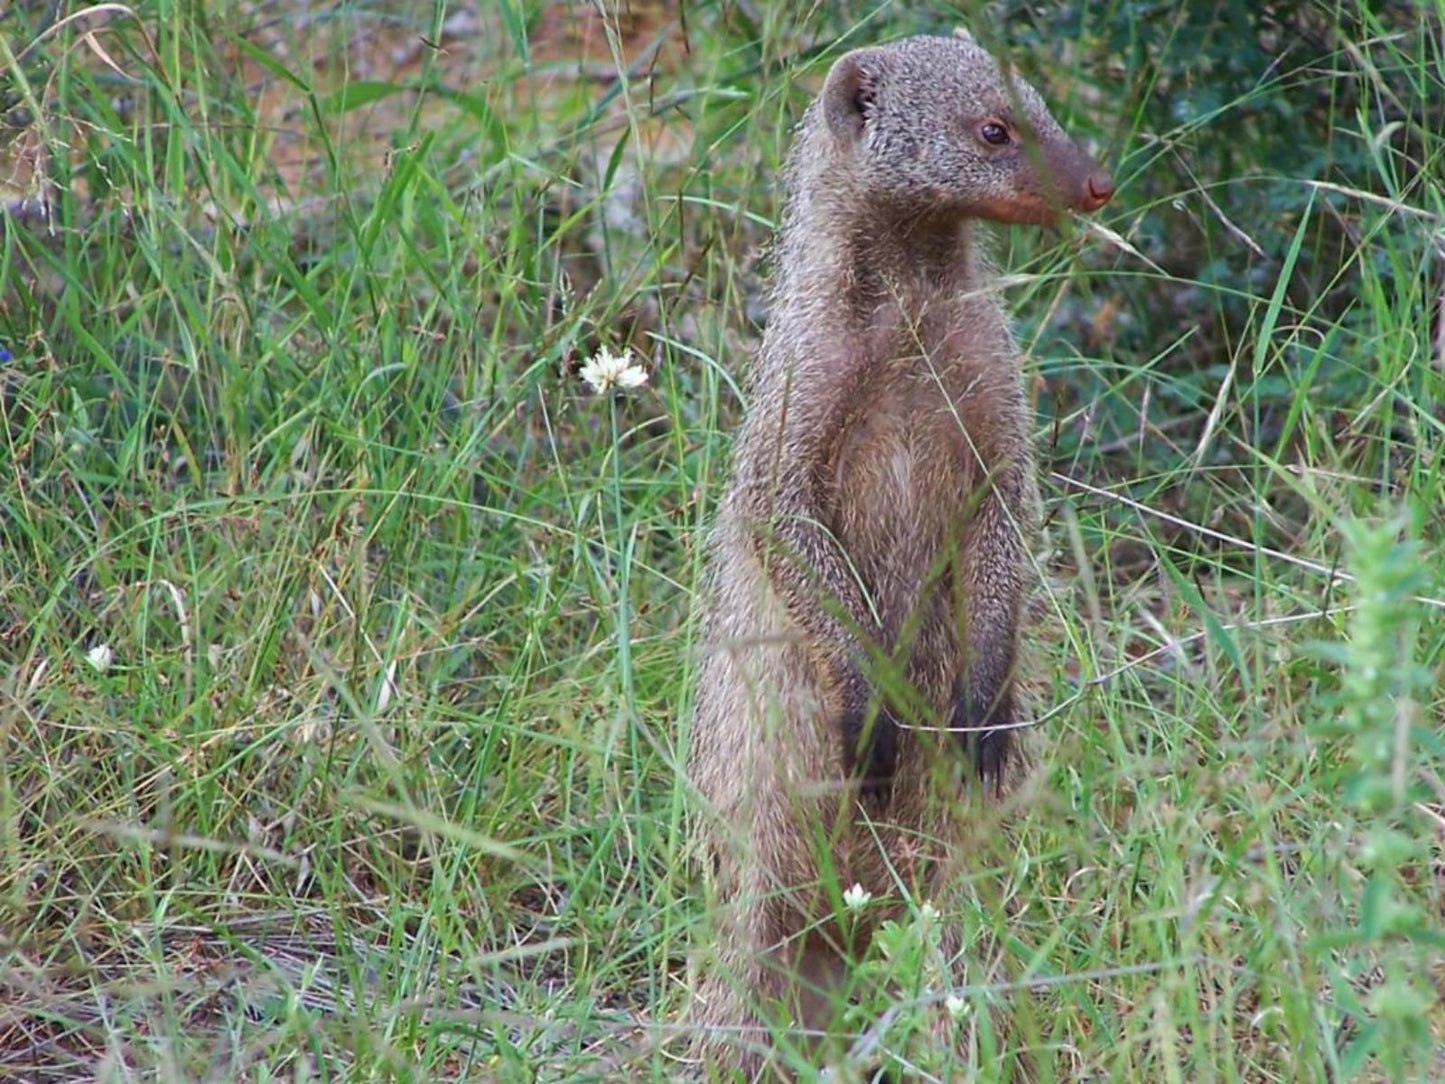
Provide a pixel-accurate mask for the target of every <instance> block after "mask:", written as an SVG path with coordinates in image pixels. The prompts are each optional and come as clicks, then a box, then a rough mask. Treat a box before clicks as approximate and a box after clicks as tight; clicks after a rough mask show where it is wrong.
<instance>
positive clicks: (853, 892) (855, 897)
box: [843, 884, 873, 911]
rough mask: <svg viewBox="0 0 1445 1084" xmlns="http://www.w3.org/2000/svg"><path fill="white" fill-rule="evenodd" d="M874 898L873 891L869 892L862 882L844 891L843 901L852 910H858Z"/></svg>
mask: <svg viewBox="0 0 1445 1084" xmlns="http://www.w3.org/2000/svg"><path fill="white" fill-rule="evenodd" d="M872 898H873V893H871V892H869V891H868V890H867V889H866V888H864V887H863V886H862V885H860V884H855V885H854V886H853V887H852V888H850V889H848V891H847V892H844V893H843V902H844V904H846V905H847V907H848V909H849V910H850V911H857V910H858V909H859V908H861V907H863V906H865V905H866V904H867V903H868V901H869V900H871V899H872Z"/></svg>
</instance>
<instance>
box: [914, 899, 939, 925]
mask: <svg viewBox="0 0 1445 1084" xmlns="http://www.w3.org/2000/svg"><path fill="white" fill-rule="evenodd" d="M918 917H919V918H920V919H922V920H923V924H924V925H925V926H931V925H933V923H935V922H937V921H938V920H939V919H940V918H942V917H943V912H941V911H940V910H939V909H938V908H937V907H935V906H933V904H931V903H929V902H927V901H924V904H923V906H922V907H920V908H919V909H918Z"/></svg>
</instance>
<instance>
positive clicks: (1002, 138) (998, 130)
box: [978, 120, 1009, 147]
mask: <svg viewBox="0 0 1445 1084" xmlns="http://www.w3.org/2000/svg"><path fill="white" fill-rule="evenodd" d="M978 134H979V135H980V136H982V137H983V141H984V142H985V143H991V144H993V145H994V146H995V147H1003V146H1007V145H1008V141H1009V138H1008V129H1007V128H1005V127H1004V126H1003V125H1002V124H999V123H998V122H997V121H992V120H991V121H986V122H985V123H984V124H983V126H982V127H981V128H979V130H978Z"/></svg>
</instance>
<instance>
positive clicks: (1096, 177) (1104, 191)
mask: <svg viewBox="0 0 1445 1084" xmlns="http://www.w3.org/2000/svg"><path fill="white" fill-rule="evenodd" d="M1084 191H1085V194H1086V195H1085V199H1084V202H1085V203H1087V204H1088V205H1089V210H1091V211H1097V210H1098V209H1099V208H1100V207H1102V206H1104V204H1106V203H1108V202H1109V200H1110V198H1111V197H1112V196H1113V195H1114V178H1113V177H1110V176H1109V175H1108V174H1107V173H1105V172H1104V171H1103V170H1102V169H1100V170H1096V171H1095V172H1093V173H1091V174H1089V179H1088V180H1086V181H1085V182H1084Z"/></svg>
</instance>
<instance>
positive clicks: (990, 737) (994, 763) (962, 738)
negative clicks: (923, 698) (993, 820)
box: [949, 689, 1014, 787]
mask: <svg viewBox="0 0 1445 1084" xmlns="http://www.w3.org/2000/svg"><path fill="white" fill-rule="evenodd" d="M949 725H950V726H951V728H952V729H953V736H954V738H955V739H956V740H957V741H958V744H959V746H960V747H961V748H962V749H963V750H964V751H965V752H967V753H969V754H970V755H971V756H972V757H973V762H974V768H975V770H976V771H977V772H978V777H979V779H981V780H982V781H983V782H984V783H985V784H988V783H993V784H994V785H995V786H996V787H997V786H1001V785H1002V772H1003V767H1004V762H1005V761H1006V760H1007V759H1008V754H1009V745H1010V743H1011V742H1012V740H1013V727H1014V702H1013V693H1012V691H1010V690H1008V689H1004V690H1001V691H1000V692H998V693H997V694H996V695H994V696H992V697H989V698H987V699H985V698H984V697H983V696H979V695H970V694H969V693H967V692H965V693H963V694H962V695H961V696H959V698H958V700H957V702H956V703H955V704H954V708H953V719H952V722H951V723H950V724H949Z"/></svg>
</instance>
